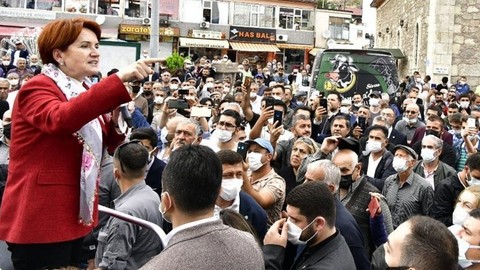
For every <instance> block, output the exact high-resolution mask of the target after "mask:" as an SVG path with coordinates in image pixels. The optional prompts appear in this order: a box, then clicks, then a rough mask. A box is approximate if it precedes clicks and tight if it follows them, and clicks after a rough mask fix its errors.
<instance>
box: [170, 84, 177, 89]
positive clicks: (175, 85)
mask: <svg viewBox="0 0 480 270" xmlns="http://www.w3.org/2000/svg"><path fill="white" fill-rule="evenodd" d="M170 89H171V90H177V89H178V84H170Z"/></svg>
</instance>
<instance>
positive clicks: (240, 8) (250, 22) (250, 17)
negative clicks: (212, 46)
mask: <svg viewBox="0 0 480 270" xmlns="http://www.w3.org/2000/svg"><path fill="white" fill-rule="evenodd" d="M233 24H235V25H241V26H252V27H266V28H273V27H275V8H274V7H270V6H261V5H251V4H237V3H236V4H235V8H234V13H233Z"/></svg>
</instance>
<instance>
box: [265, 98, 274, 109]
mask: <svg viewBox="0 0 480 270" xmlns="http://www.w3.org/2000/svg"><path fill="white" fill-rule="evenodd" d="M274 103H275V100H274V99H273V98H270V97H269V98H266V99H265V108H271V109H272V110H273V104H274Z"/></svg>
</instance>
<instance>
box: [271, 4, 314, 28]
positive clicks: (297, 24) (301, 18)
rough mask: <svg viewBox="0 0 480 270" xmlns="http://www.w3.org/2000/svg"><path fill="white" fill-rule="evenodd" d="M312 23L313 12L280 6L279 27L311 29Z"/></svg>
mask: <svg viewBox="0 0 480 270" xmlns="http://www.w3.org/2000/svg"><path fill="white" fill-rule="evenodd" d="M313 25H314V20H313V12H312V11H311V10H303V9H294V8H280V18H279V27H280V28H283V29H293V30H313Z"/></svg>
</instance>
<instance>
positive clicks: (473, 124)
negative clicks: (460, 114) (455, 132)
mask: <svg viewBox="0 0 480 270" xmlns="http://www.w3.org/2000/svg"><path fill="white" fill-rule="evenodd" d="M476 122H477V119H475V118H468V119H467V127H469V128H476V124H477V123H476Z"/></svg>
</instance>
